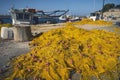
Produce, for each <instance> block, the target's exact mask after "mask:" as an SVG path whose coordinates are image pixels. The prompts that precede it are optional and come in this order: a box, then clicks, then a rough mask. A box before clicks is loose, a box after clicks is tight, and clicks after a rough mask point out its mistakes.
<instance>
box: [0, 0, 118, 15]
mask: <svg viewBox="0 0 120 80" xmlns="http://www.w3.org/2000/svg"><path fill="white" fill-rule="evenodd" d="M107 3H114V4H116V5H117V4H120V0H105V4H107ZM102 5H103V0H0V14H9V9H10V8H11V7H12V6H14V8H17V9H21V8H26V7H29V8H35V9H38V10H43V11H52V10H68V9H69V13H68V14H70V15H81V16H86V15H88V14H90V13H91V12H94V11H97V10H100V9H102Z"/></svg>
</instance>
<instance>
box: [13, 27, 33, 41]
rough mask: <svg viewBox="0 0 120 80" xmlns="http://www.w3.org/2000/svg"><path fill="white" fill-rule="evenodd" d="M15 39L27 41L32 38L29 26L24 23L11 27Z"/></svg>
mask: <svg viewBox="0 0 120 80" xmlns="http://www.w3.org/2000/svg"><path fill="white" fill-rule="evenodd" d="M13 32H14V40H15V41H29V40H31V39H32V34H31V28H30V26H26V25H16V26H14V28H13Z"/></svg>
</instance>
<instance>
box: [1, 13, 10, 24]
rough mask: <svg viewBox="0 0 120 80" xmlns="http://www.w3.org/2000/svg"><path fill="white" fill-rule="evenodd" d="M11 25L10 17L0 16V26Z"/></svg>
mask: <svg viewBox="0 0 120 80" xmlns="http://www.w3.org/2000/svg"><path fill="white" fill-rule="evenodd" d="M6 23H12V19H11V16H10V15H0V24H6Z"/></svg>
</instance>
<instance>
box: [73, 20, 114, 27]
mask: <svg viewBox="0 0 120 80" xmlns="http://www.w3.org/2000/svg"><path fill="white" fill-rule="evenodd" d="M73 24H74V25H85V24H89V25H97V26H111V25H112V22H107V21H103V20H96V21H93V20H91V19H82V20H81V21H76V22H74V23H73Z"/></svg>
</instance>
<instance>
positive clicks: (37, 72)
mask: <svg viewBox="0 0 120 80" xmlns="http://www.w3.org/2000/svg"><path fill="white" fill-rule="evenodd" d="M30 46H31V47H32V50H31V52H29V53H27V54H23V55H21V56H19V57H17V58H16V59H14V60H13V61H12V67H11V69H10V71H12V72H11V74H10V75H8V77H7V78H6V80H14V79H18V80H68V79H70V78H71V76H72V75H71V73H73V72H74V73H78V74H80V75H81V79H80V80H118V77H120V74H119V73H120V65H119V64H120V63H119V60H118V57H119V56H120V36H119V35H116V34H114V33H111V32H106V31H103V30H92V31H87V30H83V29H79V28H76V27H73V26H67V27H63V28H59V29H55V30H51V31H48V32H45V33H43V35H41V36H40V37H38V38H36V39H34V40H33V41H32V42H31V43H30ZM74 73H73V74H74Z"/></svg>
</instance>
